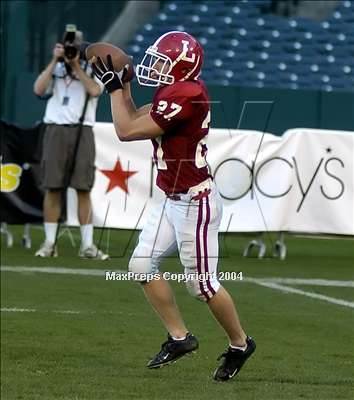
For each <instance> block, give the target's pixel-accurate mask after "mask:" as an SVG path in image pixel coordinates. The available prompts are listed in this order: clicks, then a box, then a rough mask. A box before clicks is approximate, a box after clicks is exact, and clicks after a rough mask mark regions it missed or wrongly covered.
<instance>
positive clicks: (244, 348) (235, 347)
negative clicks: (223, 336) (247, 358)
mask: <svg viewBox="0 0 354 400" xmlns="http://www.w3.org/2000/svg"><path fill="white" fill-rule="evenodd" d="M230 348H231V349H234V350H241V351H245V350H246V349H247V344H245V345H244V346H243V347H240V346H233V345H232V344H230Z"/></svg>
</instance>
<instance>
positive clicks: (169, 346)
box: [147, 333, 199, 369]
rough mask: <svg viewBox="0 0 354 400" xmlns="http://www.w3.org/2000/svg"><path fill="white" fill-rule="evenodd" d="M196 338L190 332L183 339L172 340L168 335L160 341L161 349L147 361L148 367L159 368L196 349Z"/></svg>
mask: <svg viewBox="0 0 354 400" xmlns="http://www.w3.org/2000/svg"><path fill="white" fill-rule="evenodd" d="M198 346H199V344H198V340H197V338H196V337H195V336H193V335H192V334H191V333H187V336H186V338H185V339H183V340H174V339H172V337H171V336H170V335H168V338H167V341H166V342H164V343H162V345H161V350H160V351H159V352H158V353H157V354H156V356H155V357H154V358H153V359H152V360H150V361H149V363H148V365H147V367H148V368H151V369H152V368H160V367H163V366H165V365H169V364H171V363H173V362H175V361H177V360H178V359H179V358H181V357H183V356H184V355H186V354H188V353H191V352H193V351H195V350H197V348H198Z"/></svg>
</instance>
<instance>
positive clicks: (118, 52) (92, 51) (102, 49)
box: [86, 42, 134, 82]
mask: <svg viewBox="0 0 354 400" xmlns="http://www.w3.org/2000/svg"><path fill="white" fill-rule="evenodd" d="M108 54H110V55H111V57H112V62H113V67H114V69H115V70H116V71H121V70H122V69H123V68H124V66H125V65H127V64H128V65H129V68H128V73H127V74H126V75H125V76H124V79H123V81H124V82H129V81H131V80H132V79H133V78H134V66H133V60H132V58H131V57H129V56H128V55H127V54H126V53H125V52H124V51H123V50H122V49H120V48H119V47H116V46H113V44H110V43H105V42H97V43H92V44H90V45H89V46H88V47H87V49H86V59H87V60H88V61H89V62H94V60H95V58H94V57H100V58H101V59H102V61H103V62H104V63H106V60H107V56H108Z"/></svg>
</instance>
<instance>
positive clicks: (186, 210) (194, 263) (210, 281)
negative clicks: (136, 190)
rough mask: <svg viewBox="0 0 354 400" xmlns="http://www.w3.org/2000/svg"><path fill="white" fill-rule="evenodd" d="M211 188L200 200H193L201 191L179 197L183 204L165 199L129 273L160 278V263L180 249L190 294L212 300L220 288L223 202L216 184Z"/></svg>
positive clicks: (143, 234) (151, 217)
mask: <svg viewBox="0 0 354 400" xmlns="http://www.w3.org/2000/svg"><path fill="white" fill-rule="evenodd" d="M203 187H205V186H203ZM208 187H210V193H209V194H207V193H205V192H203V193H204V195H203V196H201V197H200V198H199V199H192V197H195V195H196V193H198V191H197V192H196V193H195V192H194V193H193V191H192V192H191V191H190V192H191V193H188V194H182V195H180V197H181V199H180V200H173V199H171V198H166V199H165V201H163V202H162V203H161V204H160V205H159V207H157V208H154V209H153V210H152V211H151V214H150V215H149V218H148V219H147V222H146V225H145V227H144V229H143V230H142V232H141V234H140V236H139V242H138V245H137V247H136V248H135V250H134V253H133V255H132V257H131V259H130V262H129V271H131V272H133V273H134V274H136V275H137V276H139V275H140V276H144V275H146V274H157V273H158V272H159V265H160V262H161V260H162V259H163V258H164V257H167V256H168V255H170V254H171V253H172V252H173V251H175V250H176V249H178V251H179V257H180V260H181V263H182V265H183V266H184V275H183V276H184V277H185V278H186V279H185V281H184V282H185V283H186V286H187V289H188V291H189V292H190V293H191V294H192V295H193V296H195V297H197V298H199V299H201V300H204V301H208V300H209V299H211V297H212V296H213V295H214V294H215V293H216V292H217V291H218V289H219V287H220V283H219V281H218V279H217V264H218V251H219V245H218V230H219V226H220V222H221V217H222V202H221V198H220V196H219V193H218V191H217V188H216V186H215V184H214V183H213V182H210V181H209V182H208ZM196 188H197V189H198V188H200V185H199V186H198V187H196ZM137 280H141V281H144V279H137Z"/></svg>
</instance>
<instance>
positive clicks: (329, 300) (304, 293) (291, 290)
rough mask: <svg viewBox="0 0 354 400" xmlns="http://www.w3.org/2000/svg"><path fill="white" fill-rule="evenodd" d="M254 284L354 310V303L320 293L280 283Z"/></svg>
mask: <svg viewBox="0 0 354 400" xmlns="http://www.w3.org/2000/svg"><path fill="white" fill-rule="evenodd" d="M253 282H254V283H255V284H257V285H260V286H265V287H268V288H271V289H275V290H279V291H281V292H285V293H293V294H299V295H301V296H306V297H311V298H313V299H318V300H322V301H326V302H327V303H332V304H337V305H340V306H344V307H350V308H354V303H353V302H351V301H346V300H342V299H336V298H335V297H329V296H325V295H323V294H319V293H314V292H307V291H304V290H300V289H295V288H292V287H289V286H284V285H279V284H278V283H273V282H270V281H261V280H257V281H255V280H253Z"/></svg>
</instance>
